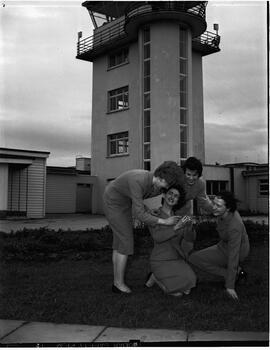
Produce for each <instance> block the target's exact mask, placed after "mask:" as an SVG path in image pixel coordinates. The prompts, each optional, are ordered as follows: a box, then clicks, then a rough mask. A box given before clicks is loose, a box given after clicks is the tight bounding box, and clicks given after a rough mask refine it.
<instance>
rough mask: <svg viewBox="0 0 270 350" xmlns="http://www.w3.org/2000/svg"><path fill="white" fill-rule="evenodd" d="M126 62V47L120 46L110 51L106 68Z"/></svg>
mask: <svg viewBox="0 0 270 350" xmlns="http://www.w3.org/2000/svg"><path fill="white" fill-rule="evenodd" d="M125 63H128V48H127V47H125V48H122V49H120V50H118V51H115V52H113V53H111V54H110V55H109V57H108V69H111V68H114V67H118V66H120V65H122V64H125Z"/></svg>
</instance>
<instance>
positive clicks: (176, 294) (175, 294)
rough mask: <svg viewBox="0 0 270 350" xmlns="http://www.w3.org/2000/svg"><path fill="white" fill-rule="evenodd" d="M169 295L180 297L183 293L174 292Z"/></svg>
mask: <svg viewBox="0 0 270 350" xmlns="http://www.w3.org/2000/svg"><path fill="white" fill-rule="evenodd" d="M169 295H172V296H173V297H178V298H179V297H182V296H183V293H182V292H176V293H170V294H169Z"/></svg>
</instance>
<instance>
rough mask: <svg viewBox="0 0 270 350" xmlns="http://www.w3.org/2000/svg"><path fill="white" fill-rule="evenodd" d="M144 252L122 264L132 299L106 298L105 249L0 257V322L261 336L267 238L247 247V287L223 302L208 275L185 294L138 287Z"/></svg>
mask: <svg viewBox="0 0 270 350" xmlns="http://www.w3.org/2000/svg"><path fill="white" fill-rule="evenodd" d="M149 251H150V250H149V249H148V250H143V249H142V250H140V249H139V250H138V251H137V253H136V255H135V256H134V257H133V258H131V259H130V261H129V265H128V278H127V283H128V284H129V285H130V286H131V288H132V290H133V293H132V295H128V296H125V295H124V296H123V295H118V294H113V293H112V292H111V283H112V265H111V252H110V250H104V251H102V250H95V251H89V250H88V252H87V253H84V254H81V253H78V252H73V253H70V254H67V255H66V256H65V257H60V258H59V259H58V260H57V254H56V255H55V256H54V259H50V260H46V261H42V260H40V261H35V260H22V259H2V264H1V286H2V288H1V300H0V318H1V319H17V320H25V321H45V322H55V323H69V324H88V325H104V326H113V327H127V328H129V327H130V328H133V327H134V328H169V329H183V330H232V331H268V329H269V325H268V293H269V292H268V239H267V240H264V241H260V242H257V243H252V245H251V252H250V255H249V257H248V259H247V260H246V262H245V264H244V268H245V269H246V271H247V272H248V281H247V282H246V284H245V285H240V286H238V287H237V292H238V295H239V297H240V302H235V301H233V300H231V299H229V298H228V297H227V296H226V295H225V293H224V290H223V288H222V285H221V283H219V282H214V280H212V281H211V277H210V276H208V275H204V276H203V275H202V274H201V273H200V274H199V277H201V278H204V277H205V278H206V279H202V281H201V282H200V283H199V284H198V285H197V287H196V288H195V289H194V290H193V291H192V293H191V294H190V295H189V296H185V297H183V298H175V297H172V296H166V295H164V294H163V293H162V291H161V290H160V289H159V288H158V287H157V286H154V287H153V288H151V289H145V288H144V287H143V283H144V279H145V276H146V275H147V272H148V268H149V263H148V256H149V255H148V254H149Z"/></svg>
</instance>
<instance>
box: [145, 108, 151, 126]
mask: <svg viewBox="0 0 270 350" xmlns="http://www.w3.org/2000/svg"><path fill="white" fill-rule="evenodd" d="M144 126H150V111H144Z"/></svg>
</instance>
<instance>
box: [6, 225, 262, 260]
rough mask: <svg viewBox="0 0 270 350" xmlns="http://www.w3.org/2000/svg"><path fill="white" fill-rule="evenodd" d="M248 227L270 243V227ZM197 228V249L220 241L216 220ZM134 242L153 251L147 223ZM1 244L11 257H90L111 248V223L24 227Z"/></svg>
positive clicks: (138, 249)
mask: <svg viewBox="0 0 270 350" xmlns="http://www.w3.org/2000/svg"><path fill="white" fill-rule="evenodd" d="M245 226H246V229H247V232H248V235H249V238H250V242H251V243H267V242H268V226H266V225H262V224H259V223H254V222H252V221H246V222H245ZM195 230H196V233H197V239H196V243H195V249H201V248H203V247H205V246H209V245H212V244H215V243H216V242H217V241H218V234H217V231H216V223H215V221H213V220H205V221H202V222H200V223H199V224H197V225H195ZM134 242H135V255H136V254H137V255H142V254H148V253H149V250H150V249H151V248H152V246H153V240H152V237H151V236H150V234H149V231H148V228H147V226H146V225H144V224H139V225H136V227H135V228H134ZM0 243H1V257H3V258H4V259H9V260H10V259H18V260H25V261H27V260H48V259H49V260H50V259H51V257H52V256H53V257H54V258H55V257H56V256H57V257H58V258H64V257H66V256H70V255H72V254H75V255H76V254H78V253H83V256H88V255H87V254H88V253H89V254H90V253H93V252H99V251H104V250H111V245H112V231H111V229H110V227H109V226H106V227H104V228H102V229H99V230H96V229H88V230H84V231H70V230H68V231H62V230H59V231H54V230H49V229H47V228H41V229H32V230H31V229H24V230H22V231H17V232H12V233H11V234H6V233H1V234H0ZM90 255H91V254H90ZM90 255H89V256H90Z"/></svg>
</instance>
